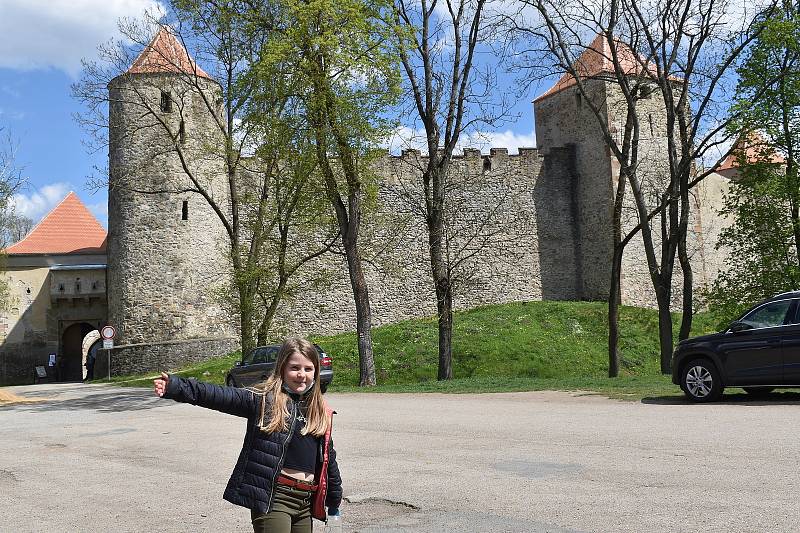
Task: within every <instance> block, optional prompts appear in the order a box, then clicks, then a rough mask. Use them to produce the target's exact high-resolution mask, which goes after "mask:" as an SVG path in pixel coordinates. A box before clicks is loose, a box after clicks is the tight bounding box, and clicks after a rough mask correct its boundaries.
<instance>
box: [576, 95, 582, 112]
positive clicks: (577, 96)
mask: <svg viewBox="0 0 800 533" xmlns="http://www.w3.org/2000/svg"><path fill="white" fill-rule="evenodd" d="M575 106H577V108H578V109H580V108H581V107H582V106H583V96H582V95H581V93H575Z"/></svg>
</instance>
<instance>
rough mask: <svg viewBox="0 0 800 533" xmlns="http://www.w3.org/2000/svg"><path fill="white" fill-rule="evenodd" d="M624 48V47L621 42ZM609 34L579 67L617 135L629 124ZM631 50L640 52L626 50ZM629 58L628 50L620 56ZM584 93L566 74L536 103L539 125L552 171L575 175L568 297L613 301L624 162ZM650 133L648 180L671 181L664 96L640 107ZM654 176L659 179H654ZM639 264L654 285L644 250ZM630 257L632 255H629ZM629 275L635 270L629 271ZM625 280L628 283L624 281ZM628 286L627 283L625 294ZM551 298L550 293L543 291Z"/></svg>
mask: <svg viewBox="0 0 800 533" xmlns="http://www.w3.org/2000/svg"><path fill="white" fill-rule="evenodd" d="M620 46H621V47H622V46H624V45H620ZM608 47H609V45H608V42H607V40H606V39H605V37H604V36H602V35H601V36H598V37H597V38H596V39H595V40H594V41H593V42H592V43H591V45H590V46H589V47H588V48H587V49H586V50H585V51H584V52H583V54H581V56H580V57H579V58H578V59H577V61H576V65H575V66H576V69H577V70H578V72H580V73H581V74H582V81H583V83H584V87H585V88H586V90H587V92H588V93H589V94H588V98H591V99H592V101H593V102H594V103H595V104H596V105H597V106H598V107H599V108H600V110H601V113H602V114H603V115H604V117H605V120H606V121H607V124H608V125H609V129H610V130H611V132H612V134H615V133H616V134H617V135H619V136H620V139H619V141H618V142H620V143H621V135H622V130H623V128H624V124H625V113H626V107H625V99H624V96H623V94H622V92H621V90H620V88H619V85H618V84H617V83H616V82H615V81H614V75H613V72H614V67H613V65H612V64H611V61H610V59H609V58H610V57H611V53H610V51H609V50H608ZM626 50H627V52H628V53H630V54H633V52H632V51H630V50H629V49H626ZM620 55H621V56H622V57H623V58H624V57H625V53H624V51H623V53H621V54H620ZM629 63H630V64H629V65H626V64H624V62H623V65H622V66H623V68H624V69H626V70H630V72H632V73H633V72H636V71H637V70H638V68H639V67H638V65H637V64H636V62H635V61H632V60H631V61H630V62H629ZM586 97H587V96H583V95H582V94H581V93H580V91H579V90H578V87H577V84H576V82H575V79H574V78H573V77H572V76H571V75H570V74H565V75H564V76H562V77H561V79H559V80H558V82H557V83H556V84H555V85H554V86H553V87H551V88H550V89H549V90H548V91H546V92H545V93H544V94H542V95H541V96H539V97H538V98H537V99H536V100H535V101H534V114H535V120H536V141H537V145H538V147H539V150H540V153H541V155H542V156H543V157H544V160H545V167H546V169H545V174H549V175H553V172H552V171H549V170H547V167H548V163H550V165H549V166H550V167H556V166H562V165H566V171H567V172H568V174H570V177H569V180H570V185H569V187H565V188H563V189H562V190H564V191H565V194H567V197H566V198H561V199H555V201H560V202H561V203H562V204H563V205H564V208H565V211H566V212H565V213H564V219H563V220H564V223H566V224H569V225H571V228H572V231H571V233H572V239H571V250H566V251H564V250H562V251H561V252H560V253H562V254H567V255H571V257H572V262H571V263H570V264H572V265H574V268H575V275H574V282H573V284H572V285H573V286H572V288H571V289H570V288H568V287H567V291H566V292H567V293H569V294H568V295H567V299H575V300H605V299H607V298H608V290H609V278H610V270H609V268H610V265H611V260H612V253H613V242H612V233H611V228H612V215H613V213H612V211H613V205H614V195H615V192H616V176H617V174H618V168H619V166H618V163H617V161H616V158H615V157H614V156H613V155H612V154H611V152H610V150H609V149H608V147H607V146H606V143H605V141H604V139H603V133H602V130H601V128H600V125H599V123H598V120H597V117H596V116H595V114H594V112H593V111H592V109H591V108H590V107H589V105H587V103H586V102H585V98H586ZM637 106H638V107H637V109H638V113H639V117H640V122H641V123H642V133H641V138H640V144H639V146H640V154H641V156H640V161H642V162H646V169H641V168H640V174H641V175H642V177H643V179H644V180H645V181H647V180H651V181H652V179H657V178H658V177H661V176H663V170H664V169H663V165H664V164H666V150H664V149H663V140H664V135H663V128H664V124H665V118H664V115H665V113H664V107H663V101H662V100H661V99H660V97H658V96H657V94H656V93H652V94H651V95H650V96H649V97H648V98H643V99H641V100H640V101H639V103H638V105H637ZM647 172H650V173H652V174H653V176H649V177H648V176H646V175H645V174H646V173H647ZM627 199H628V200H629V202H626V209H625V213H626V214H627V220H626V219H625V216H626V215H625V214H624V215H623V231H625V230H626V229H631V228H633V227H635V226H636V224H638V220H636V215H635V209H633V200H632V195H631V194H630V190H628V194H627ZM639 241H641V239H634V241H632V243H631V245H629V246H630V248H631V249H632V248H634V247H636V246H638V245H639ZM635 255H636V258H635V260H633V261H634V262H635V263H636V265H631V266H636V267H638V270H641V267H644V272H643V273H642V275H643V276H644V277H643V280H644V286H646V285H647V276H648V275H647V266H646V262H644V263H643V261H642V259H643V258H644V253H643V251H642V252H641V253H637V254H635ZM626 256H627V257H628V258H630V257H632V254H630V253H627V252H626ZM624 271H625V272H631V269H629V268H625V269H624ZM546 276H547V269H546V268H545V267H544V265H543V267H542V278H543V279H542V285H543V287H544V286H547V283H546V279H545V278H546ZM624 283H625V280H624V279H623V284H624ZM624 291H625V287H624V286H623V292H624ZM543 298H545V299H547V298H548V295H546V294H543Z"/></svg>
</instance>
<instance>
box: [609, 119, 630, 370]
mask: <svg viewBox="0 0 800 533" xmlns="http://www.w3.org/2000/svg"><path fill="white" fill-rule="evenodd" d="M629 122H630V120H628V123H629ZM628 129H629V128H628V127H627V124H626V135H625V139H626V141H627V139H628V137H629V132H628ZM625 154H626V156H627V150H626V152H625ZM627 181H628V176H627V172H620V173H619V177H618V179H617V192H616V194H615V196H614V216H613V218H612V229H611V231H612V239H613V242H614V253H613V254H612V258H611V283H610V288H609V292H608V377H610V378H615V377H617V376H619V307H620V305H621V303H622V294H621V292H622V291H621V285H622V282H621V278H622V254H623V253H624V252H625V244H624V243H623V242H622V206H623V201H624V200H625V184H626V183H627Z"/></svg>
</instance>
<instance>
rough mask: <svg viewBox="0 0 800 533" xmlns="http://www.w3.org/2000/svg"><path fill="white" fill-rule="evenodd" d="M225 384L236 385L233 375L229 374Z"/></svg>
mask: <svg viewBox="0 0 800 533" xmlns="http://www.w3.org/2000/svg"><path fill="white" fill-rule="evenodd" d="M225 385H227V386H228V387H235V386H236V381H235V380H234V379H233V376H228V377H227V378H225Z"/></svg>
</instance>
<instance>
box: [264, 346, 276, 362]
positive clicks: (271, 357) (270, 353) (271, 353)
mask: <svg viewBox="0 0 800 533" xmlns="http://www.w3.org/2000/svg"><path fill="white" fill-rule="evenodd" d="M277 356H278V349H277V348H267V358H266V362H267V363H274V362H275V358H276V357H277Z"/></svg>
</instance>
